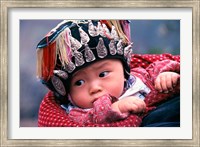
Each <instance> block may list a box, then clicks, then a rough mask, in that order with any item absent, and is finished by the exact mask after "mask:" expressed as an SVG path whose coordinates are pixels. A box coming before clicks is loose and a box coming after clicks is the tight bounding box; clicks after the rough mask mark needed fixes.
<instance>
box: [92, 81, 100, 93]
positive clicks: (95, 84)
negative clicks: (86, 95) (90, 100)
mask: <svg viewBox="0 0 200 147" xmlns="http://www.w3.org/2000/svg"><path fill="white" fill-rule="evenodd" d="M102 90H103V88H102V86H101V85H100V83H98V82H93V84H91V86H90V94H96V93H98V92H101V91H102Z"/></svg>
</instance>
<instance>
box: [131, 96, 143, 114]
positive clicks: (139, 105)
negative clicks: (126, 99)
mask: <svg viewBox="0 0 200 147" xmlns="http://www.w3.org/2000/svg"><path fill="white" fill-rule="evenodd" d="M131 109H132V110H131V111H134V112H135V113H140V112H143V111H144V110H145V109H146V104H145V102H144V101H143V100H140V99H138V100H137V101H135V102H134V103H133V105H132V108H131Z"/></svg>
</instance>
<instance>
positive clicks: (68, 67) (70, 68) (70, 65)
mask: <svg viewBox="0 0 200 147" xmlns="http://www.w3.org/2000/svg"><path fill="white" fill-rule="evenodd" d="M75 68H76V66H75V64H74V63H73V62H72V61H69V62H68V63H67V64H66V65H65V69H66V70H67V71H68V72H69V73H72V72H73V71H74V69H75Z"/></svg>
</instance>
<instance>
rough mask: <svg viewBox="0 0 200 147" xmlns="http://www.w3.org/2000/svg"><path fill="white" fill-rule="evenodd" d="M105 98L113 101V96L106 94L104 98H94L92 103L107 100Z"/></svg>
mask: <svg viewBox="0 0 200 147" xmlns="http://www.w3.org/2000/svg"><path fill="white" fill-rule="evenodd" d="M105 97H107V98H109V99H110V100H111V101H112V96H111V95H110V94H104V95H102V96H99V97H97V98H94V99H93V101H92V103H93V104H94V103H96V102H98V101H100V100H101V99H103V98H105Z"/></svg>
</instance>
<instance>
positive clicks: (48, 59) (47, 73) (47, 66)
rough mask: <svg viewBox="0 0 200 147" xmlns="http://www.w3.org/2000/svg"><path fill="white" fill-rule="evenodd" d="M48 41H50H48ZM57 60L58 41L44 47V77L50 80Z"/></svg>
mask: <svg viewBox="0 0 200 147" xmlns="http://www.w3.org/2000/svg"><path fill="white" fill-rule="evenodd" d="M47 42H48V41H47ZM55 60H56V42H53V43H52V44H50V45H47V46H46V47H45V48H43V63H42V77H43V78H44V80H45V81H48V80H49V79H50V77H51V76H52V75H53V70H54V68H55Z"/></svg>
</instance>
